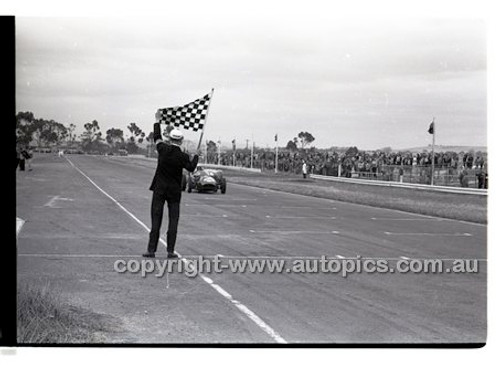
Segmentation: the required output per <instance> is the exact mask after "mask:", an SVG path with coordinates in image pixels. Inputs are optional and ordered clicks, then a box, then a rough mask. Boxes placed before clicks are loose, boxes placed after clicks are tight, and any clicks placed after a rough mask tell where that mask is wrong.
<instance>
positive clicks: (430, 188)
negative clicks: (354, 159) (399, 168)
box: [310, 174, 488, 196]
mask: <svg viewBox="0 0 500 368" xmlns="http://www.w3.org/2000/svg"><path fill="white" fill-rule="evenodd" d="M310 177H311V178H313V179H319V180H328V181H335V182H339V183H352V184H361V185H378V186H384V187H397V188H412V189H419V190H428V191H434V192H446V193H458V194H474V195H482V196H484V195H488V190H487V189H477V188H455V187H444V186H438V185H432V186H431V185H428V184H412V183H399V182H394V181H382V180H377V181H373V180H367V179H351V178H343V177H336V176H325V175H316V174H311V175H310Z"/></svg>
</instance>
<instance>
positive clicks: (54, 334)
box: [17, 284, 117, 344]
mask: <svg viewBox="0 0 500 368" xmlns="http://www.w3.org/2000/svg"><path fill="white" fill-rule="evenodd" d="M116 326H117V323H116V322H114V321H112V320H111V318H110V317H109V316H105V315H102V314H97V313H95V312H92V311H89V310H86V309H83V308H80V307H75V306H73V305H70V304H68V303H67V302H65V301H64V300H63V298H62V296H61V294H60V293H58V292H57V291H55V290H53V289H52V288H51V287H50V285H49V284H45V285H44V286H41V287H40V286H35V285H32V284H23V285H19V287H18V291H17V341H18V343H19V344H93V343H94V344H95V343H103V342H104V333H106V332H114V331H115V330H116Z"/></svg>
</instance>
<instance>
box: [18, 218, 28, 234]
mask: <svg viewBox="0 0 500 368" xmlns="http://www.w3.org/2000/svg"><path fill="white" fill-rule="evenodd" d="M25 222H26V221H24V220H23V219H22V218H19V217H16V238H17V237H18V236H19V233H20V232H21V229H22V228H23V225H24V223H25Z"/></svg>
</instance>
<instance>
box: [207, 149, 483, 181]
mask: <svg viewBox="0 0 500 368" xmlns="http://www.w3.org/2000/svg"><path fill="white" fill-rule="evenodd" d="M275 158H276V156H275V152H274V151H273V150H259V151H257V152H254V154H253V160H252V158H251V152H250V150H236V151H234V152H233V151H227V152H224V153H221V155H220V160H219V157H218V156H217V154H216V153H215V154H213V155H208V162H209V163H214V164H217V163H219V164H221V165H225V166H240V167H251V166H252V167H254V168H260V169H261V170H263V171H266V170H274V169H275V163H276V160H275ZM303 160H305V162H306V164H307V167H308V172H309V173H310V174H319V175H328V176H343V177H348V178H349V177H362V178H369V179H379V180H400V178H401V176H404V177H405V181H411V182H419V183H430V172H431V166H432V154H431V152H426V151H424V152H408V151H406V152H400V151H387V150H385V151H382V150H378V151H361V150H358V149H357V148H355V147H351V148H349V149H347V150H318V149H310V150H307V151H306V150H302V151H300V150H299V151H288V150H282V151H279V152H278V171H279V172H282V173H293V174H300V173H301V172H302V162H303ZM434 169H435V176H436V175H437V177H438V178H440V179H442V181H443V184H444V185H449V184H450V182H452V181H453V180H456V181H457V183H458V184H459V185H462V186H468V185H465V182H464V180H463V177H466V178H467V177H469V179H470V177H471V176H473V177H475V179H474V180H475V183H476V184H477V186H479V185H480V184H481V180H483V179H482V178H481V175H483V176H484V175H487V156H486V154H485V153H483V152H472V151H471V152H451V151H449V152H435V154H434ZM460 176H462V177H460ZM483 182H484V180H483ZM476 184H474V185H476ZM484 186H485V184H482V187H484Z"/></svg>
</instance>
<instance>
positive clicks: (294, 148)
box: [286, 141, 297, 151]
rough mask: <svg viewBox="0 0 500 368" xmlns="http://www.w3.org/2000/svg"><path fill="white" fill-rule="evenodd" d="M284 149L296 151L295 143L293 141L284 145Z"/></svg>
mask: <svg viewBox="0 0 500 368" xmlns="http://www.w3.org/2000/svg"><path fill="white" fill-rule="evenodd" d="M286 149H288V150H291V151H297V143H296V142H295V141H288V143H287V144H286Z"/></svg>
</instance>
